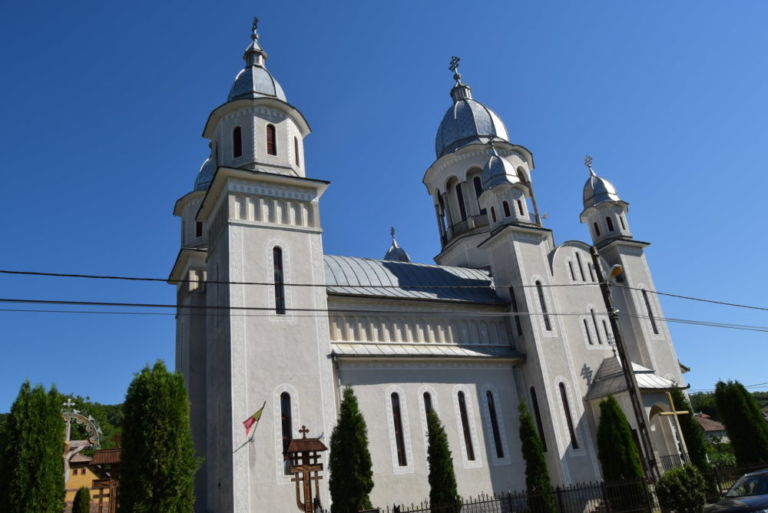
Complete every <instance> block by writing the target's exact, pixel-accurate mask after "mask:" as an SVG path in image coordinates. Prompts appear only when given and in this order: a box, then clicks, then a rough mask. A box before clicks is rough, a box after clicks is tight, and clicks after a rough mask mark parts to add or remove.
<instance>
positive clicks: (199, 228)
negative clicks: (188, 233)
mask: <svg viewBox="0 0 768 513" xmlns="http://www.w3.org/2000/svg"><path fill="white" fill-rule="evenodd" d="M202 236H203V223H201V222H200V221H197V222H196V223H195V237H202Z"/></svg>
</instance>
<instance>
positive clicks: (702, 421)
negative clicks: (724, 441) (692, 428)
mask: <svg viewBox="0 0 768 513" xmlns="http://www.w3.org/2000/svg"><path fill="white" fill-rule="evenodd" d="M694 418H695V419H696V421H697V422H698V423H699V425H700V426H701V427H702V429H703V430H704V431H706V432H707V433H715V432H717V431H725V425H723V423H722V422H718V421H716V420H712V419H711V418H709V415H705V414H696V415H694Z"/></svg>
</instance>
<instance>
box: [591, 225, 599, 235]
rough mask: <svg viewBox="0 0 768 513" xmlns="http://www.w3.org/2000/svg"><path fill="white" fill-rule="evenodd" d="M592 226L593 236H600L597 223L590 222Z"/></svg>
mask: <svg viewBox="0 0 768 513" xmlns="http://www.w3.org/2000/svg"><path fill="white" fill-rule="evenodd" d="M592 226H594V227H595V236H596V237H600V228H599V227H598V226H597V223H592Z"/></svg>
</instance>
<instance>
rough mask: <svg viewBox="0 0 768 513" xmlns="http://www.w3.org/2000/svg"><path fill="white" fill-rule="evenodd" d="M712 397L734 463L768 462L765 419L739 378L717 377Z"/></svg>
mask: <svg viewBox="0 0 768 513" xmlns="http://www.w3.org/2000/svg"><path fill="white" fill-rule="evenodd" d="M715 401H716V402H717V410H718V412H719V413H720V418H721V420H722V422H723V424H725V429H726V430H727V431H728V438H730V440H731V446H732V447H733V452H734V454H735V455H736V463H737V464H738V465H741V466H755V465H761V464H765V463H768V423H766V422H765V419H764V418H763V416H762V415H761V414H760V409H759V408H758V406H757V403H756V402H755V399H754V397H752V395H751V394H750V393H749V392H747V390H746V389H745V388H744V386H743V385H742V384H741V383H739V382H738V381H729V382H727V383H723V382H722V381H720V382H718V383H717V385H716V387H715Z"/></svg>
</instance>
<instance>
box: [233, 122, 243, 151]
mask: <svg viewBox="0 0 768 513" xmlns="http://www.w3.org/2000/svg"><path fill="white" fill-rule="evenodd" d="M232 156H233V157H242V156H243V129H242V128H240V127H239V126H236V127H235V129H234V130H232Z"/></svg>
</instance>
